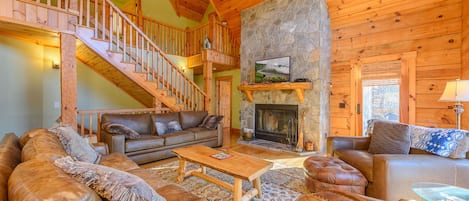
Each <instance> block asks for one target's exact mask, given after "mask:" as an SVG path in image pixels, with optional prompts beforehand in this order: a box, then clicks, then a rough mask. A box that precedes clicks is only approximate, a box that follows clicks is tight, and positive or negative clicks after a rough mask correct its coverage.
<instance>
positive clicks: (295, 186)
mask: <svg viewBox="0 0 469 201" xmlns="http://www.w3.org/2000/svg"><path fill="white" fill-rule="evenodd" d="M178 167H179V162H178V161H173V162H170V163H167V164H164V165H160V166H156V167H152V168H148V169H149V170H151V171H153V172H155V173H157V174H158V175H160V176H161V177H162V178H163V179H165V180H167V181H170V182H176V177H177V174H178V173H177V170H178ZM196 167H197V166H196V165H194V164H190V163H189V164H188V165H187V168H186V169H194V168H196ZM207 174H208V175H210V176H212V177H215V178H218V179H220V180H222V181H225V182H227V183H230V184H233V177H232V176H229V175H226V174H224V173H221V172H218V171H216V170H213V169H210V168H207ZM304 178H305V175H304V171H303V169H302V168H297V167H290V166H286V165H283V164H280V163H274V165H273V167H272V169H271V170H269V171H267V172H266V173H264V174H263V175H262V176H261V186H262V195H263V196H262V199H257V198H254V199H253V200H255V201H260V200H266V201H267V200H269V201H274V200H278V201H280V200H281V201H289V200H292V201H294V200H297V198H298V197H299V196H300V195H302V194H305V193H309V191H308V189H307V188H306V186H305V184H304ZM180 185H181V186H182V187H183V188H185V189H186V190H187V191H189V192H191V193H193V194H195V195H197V196H199V197H203V198H206V199H207V200H209V201H225V200H226V201H228V200H233V194H232V193H231V192H230V191H228V190H226V189H224V188H222V187H219V186H217V185H215V184H213V183H210V182H207V181H205V180H203V179H200V178H198V177H194V176H191V177H187V178H186V179H184V182H182V183H181V184H180ZM251 188H252V183H251V182H248V181H243V191H247V190H249V189H251Z"/></svg>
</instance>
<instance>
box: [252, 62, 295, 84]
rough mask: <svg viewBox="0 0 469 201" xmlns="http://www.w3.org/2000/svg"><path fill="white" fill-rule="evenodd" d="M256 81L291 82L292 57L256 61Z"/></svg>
mask: <svg viewBox="0 0 469 201" xmlns="http://www.w3.org/2000/svg"><path fill="white" fill-rule="evenodd" d="M255 70H256V78H255V83H269V82H289V81H290V57H280V58H274V59H266V60H262V61H256V67H255Z"/></svg>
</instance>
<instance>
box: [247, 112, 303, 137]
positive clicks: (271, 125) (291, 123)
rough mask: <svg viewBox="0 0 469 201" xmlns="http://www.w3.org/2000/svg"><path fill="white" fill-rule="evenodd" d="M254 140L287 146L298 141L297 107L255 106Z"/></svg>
mask: <svg viewBox="0 0 469 201" xmlns="http://www.w3.org/2000/svg"><path fill="white" fill-rule="evenodd" d="M255 108H256V112H255V127H254V132H255V138H256V139H264V140H269V141H273V142H279V143H283V144H287V145H296V142H297V140H298V106H297V105H283V104H282V105H277V104H275V105H274V104H256V105H255Z"/></svg>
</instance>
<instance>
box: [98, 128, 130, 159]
mask: <svg viewBox="0 0 469 201" xmlns="http://www.w3.org/2000/svg"><path fill="white" fill-rule="evenodd" d="M101 141H102V142H104V143H106V144H107V146H108V147H109V153H114V152H118V153H122V154H125V136H124V135H122V134H110V133H108V132H106V131H104V130H101Z"/></svg>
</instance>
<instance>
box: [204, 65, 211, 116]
mask: <svg viewBox="0 0 469 201" xmlns="http://www.w3.org/2000/svg"><path fill="white" fill-rule="evenodd" d="M203 64H204V66H203V68H204V69H203V70H204V72H203V74H204V92H205V94H207V97H206V98H205V101H204V108H205V110H207V111H208V113H209V114H213V111H212V90H213V86H212V79H213V73H212V69H213V63H212V62H210V61H207V60H206V59H205V60H204V61H203Z"/></svg>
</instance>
